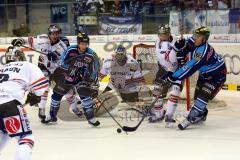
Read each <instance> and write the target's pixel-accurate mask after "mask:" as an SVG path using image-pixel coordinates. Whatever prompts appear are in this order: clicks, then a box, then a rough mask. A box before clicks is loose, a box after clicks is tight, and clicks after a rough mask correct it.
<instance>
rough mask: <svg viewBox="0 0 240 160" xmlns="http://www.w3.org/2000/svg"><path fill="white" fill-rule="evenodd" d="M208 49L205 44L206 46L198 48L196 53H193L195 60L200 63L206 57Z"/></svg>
mask: <svg viewBox="0 0 240 160" xmlns="http://www.w3.org/2000/svg"><path fill="white" fill-rule="evenodd" d="M207 47H208V45H207V44H204V45H201V46H199V47H197V48H196V49H195V51H194V53H193V58H194V59H195V60H196V61H200V60H201V59H202V58H203V57H204V55H205V54H206V52H207Z"/></svg>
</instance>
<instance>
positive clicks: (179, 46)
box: [174, 38, 186, 50]
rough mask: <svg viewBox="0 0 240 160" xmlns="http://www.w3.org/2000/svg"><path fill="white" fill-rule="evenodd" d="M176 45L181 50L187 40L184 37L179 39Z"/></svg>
mask: <svg viewBox="0 0 240 160" xmlns="http://www.w3.org/2000/svg"><path fill="white" fill-rule="evenodd" d="M174 46H175V49H176V50H181V49H183V48H184V47H185V46H186V40H185V39H184V38H181V39H178V40H177V41H176V42H175V44H174Z"/></svg>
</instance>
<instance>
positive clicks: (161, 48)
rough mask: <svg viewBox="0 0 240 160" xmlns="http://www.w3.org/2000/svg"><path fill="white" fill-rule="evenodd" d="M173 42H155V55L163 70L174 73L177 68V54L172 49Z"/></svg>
mask: <svg viewBox="0 0 240 160" xmlns="http://www.w3.org/2000/svg"><path fill="white" fill-rule="evenodd" d="M173 44H174V40H173V41H172V42H169V41H162V42H161V41H160V40H157V42H156V44H155V47H156V55H157V61H158V63H159V64H160V65H161V66H163V67H164V68H165V70H166V71H171V72H174V71H176V69H177V68H178V62H177V53H176V52H175V51H174V49H173Z"/></svg>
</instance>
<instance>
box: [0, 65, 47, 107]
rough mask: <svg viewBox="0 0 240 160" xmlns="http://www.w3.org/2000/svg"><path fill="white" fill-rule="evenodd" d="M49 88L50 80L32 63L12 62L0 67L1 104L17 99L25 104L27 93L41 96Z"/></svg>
mask: <svg viewBox="0 0 240 160" xmlns="http://www.w3.org/2000/svg"><path fill="white" fill-rule="evenodd" d="M47 88H48V80H47V79H46V77H44V75H43V73H42V71H41V70H40V69H39V68H38V67H37V66H36V65H34V64H32V63H30V62H27V61H19V62H11V63H8V64H6V65H4V66H2V67H0V91H1V92H0V103H1V104H2V103H6V102H9V101H12V100H15V99H16V100H18V101H19V102H20V103H22V104H23V100H24V94H25V92H26V91H31V92H33V93H35V94H36V95H37V96H41V95H42V94H43V93H44V92H45V90H46V89H47Z"/></svg>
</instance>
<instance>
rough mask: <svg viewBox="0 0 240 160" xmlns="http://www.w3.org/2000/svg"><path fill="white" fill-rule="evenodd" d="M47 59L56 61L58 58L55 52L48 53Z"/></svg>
mask: <svg viewBox="0 0 240 160" xmlns="http://www.w3.org/2000/svg"><path fill="white" fill-rule="evenodd" d="M47 58H48V60H49V61H56V60H57V58H58V54H57V53H56V52H49V53H48V54H47Z"/></svg>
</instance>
